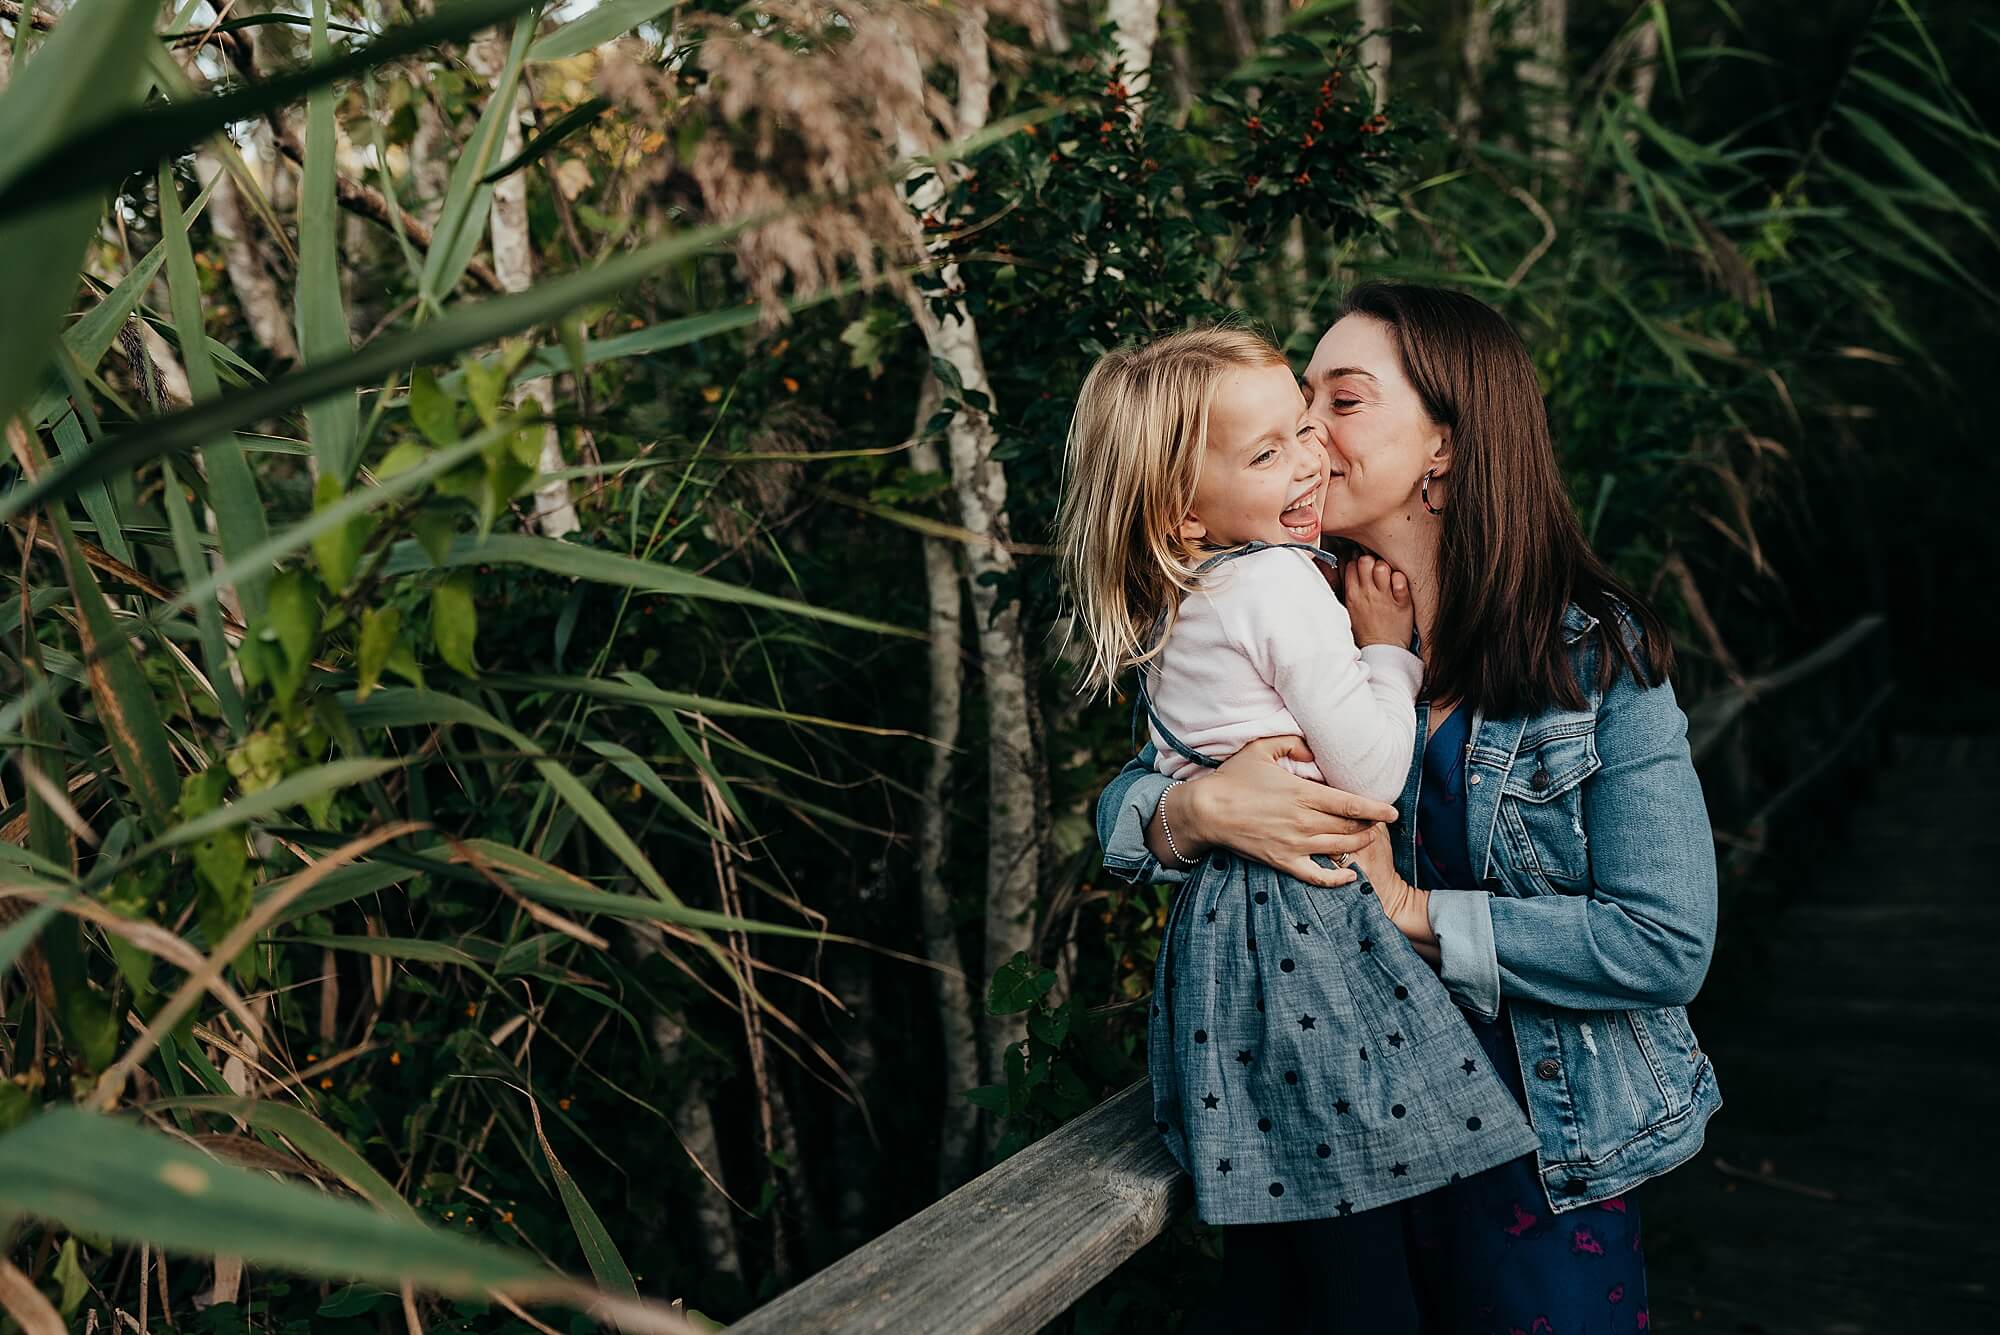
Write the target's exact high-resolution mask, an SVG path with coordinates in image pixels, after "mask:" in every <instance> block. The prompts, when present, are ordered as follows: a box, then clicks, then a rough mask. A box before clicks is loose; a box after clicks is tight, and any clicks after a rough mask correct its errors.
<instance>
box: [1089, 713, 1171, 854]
mask: <svg viewBox="0 0 2000 1335" xmlns="http://www.w3.org/2000/svg"><path fill="white" fill-rule="evenodd" d="M1154 758H1155V754H1154V751H1153V747H1152V744H1151V743H1147V745H1146V746H1145V747H1144V748H1142V749H1141V750H1140V752H1139V754H1138V755H1136V756H1134V757H1133V758H1132V759H1131V760H1128V761H1126V762H1125V768H1124V769H1122V770H1119V771H1118V777H1117V778H1115V779H1113V780H1112V781H1111V782H1110V783H1109V784H1107V785H1106V786H1105V789H1104V793H1103V795H1102V796H1100V797H1099V798H1098V799H1097V842H1098V844H1099V846H1100V847H1102V848H1103V850H1104V869H1105V870H1106V871H1108V872H1110V873H1111V874H1112V875H1114V876H1118V877H1121V878H1123V879H1124V880H1127V881H1131V882H1133V883H1134V884H1136V885H1147V884H1150V883H1151V882H1154V881H1184V880H1186V879H1187V873H1186V872H1182V871H1175V870H1174V869H1173V868H1171V867H1163V866H1161V865H1160V861H1159V859H1158V858H1155V857H1154V856H1153V850H1152V849H1150V848H1148V847H1146V827H1147V826H1148V825H1150V824H1151V823H1152V820H1153V812H1154V810H1155V809H1156V808H1157V807H1158V806H1159V805H1160V794H1161V793H1164V792H1165V791H1167V786H1168V785H1169V784H1170V783H1172V782H1173V781H1172V780H1171V779H1169V778H1168V777H1167V776H1166V775H1164V774H1162V773H1160V772H1159V771H1158V770H1156V769H1154V768H1153V761H1154Z"/></svg>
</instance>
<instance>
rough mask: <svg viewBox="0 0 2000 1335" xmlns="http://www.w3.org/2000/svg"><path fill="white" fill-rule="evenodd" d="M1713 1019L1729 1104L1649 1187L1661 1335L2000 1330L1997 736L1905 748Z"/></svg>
mask: <svg viewBox="0 0 2000 1335" xmlns="http://www.w3.org/2000/svg"><path fill="white" fill-rule="evenodd" d="M1826 835H1827V839H1826V844H1825V846H1824V848H1823V849H1822V850H1820V851H1819V853H1818V855H1817V865H1818V869H1817V871H1816V873H1815V874H1814V875H1812V876H1810V877H1807V878H1804V886H1803V888H1801V889H1799V890H1797V891H1795V892H1794V893H1793V894H1792V895H1791V896H1790V898H1789V899H1788V901H1787V903H1786V905H1785V907H1784V908H1783V909H1782V910H1781V911H1778V912H1777V913H1775V914H1773V915H1770V916H1769V917H1768V918H1767V919H1766V920H1764V921H1761V922H1753V923H1745V922H1742V921H1740V920H1739V921H1735V922H1732V923H1731V924H1730V926H1729V928H1727V929H1726V930H1725V935H1724V938H1723V941H1722V944H1721V948H1720V950H1719V952H1718V956H1717V967H1716V971H1715V974H1714V976H1713V978H1712V985H1711V986H1710V987H1709V988H1708V989H1706V990H1705V991H1704V994H1703V997H1702V999H1701V1000H1700V1001H1699V1002H1697V1004H1696V1006H1695V1011H1694V1023H1695V1031H1696V1033H1697V1034H1699V1035H1700V1036H1701V1039H1702V1042H1703V1045H1704V1046H1705V1047H1706V1048H1707V1049H1708V1051H1709V1053H1710V1054H1711V1055H1712V1056H1713V1057H1714V1059H1715V1066H1716V1073H1717V1077H1718V1079H1719V1080H1720V1083H1721V1086H1722V1093H1723V1098H1724V1100H1725V1104H1724V1107H1723V1109H1722V1111H1721V1112H1720V1113H1718V1114H1717V1115H1716V1118H1715V1120H1714V1121H1713V1122H1712V1123H1711V1124H1710V1130H1709V1139H1708V1144H1707V1146H1706V1147H1705V1148H1704V1149H1703V1150H1702V1152H1701V1154H1700V1155H1699V1156H1698V1157H1697V1158H1696V1159H1695V1160H1693V1161H1691V1162H1690V1163H1689V1164H1687V1165H1686V1166H1685V1167H1683V1168H1681V1169H1680V1170H1679V1171H1677V1172H1675V1173H1673V1174H1671V1175H1669V1176H1668V1177H1666V1178H1665V1179H1662V1180H1661V1181H1659V1182H1658V1183H1656V1184H1654V1185H1653V1186H1651V1187H1649V1188H1648V1189H1647V1191H1646V1194H1645V1195H1643V1196H1642V1197H1641V1200H1642V1202H1643V1206H1644V1209H1645V1210H1646V1224H1647V1244H1646V1250H1647V1257H1648V1262H1649V1269H1650V1272H1651V1273H1650V1278H1651V1288H1652V1295H1651V1296H1652V1311H1653V1328H1654V1329H1655V1330H1657V1331H1662V1332H1672V1333H1673V1335H1680V1333H1681V1332H1708V1331H1716V1332H1743V1333H1744V1335H1876V1333H1877V1332H1879V1333H1880V1335H1932V1332H1938V1333H1940V1335H1942V1333H1943V1332H1954V1333H1956V1332H1985V1331H2000V1219H1996V1217H1995V1214H1996V1212H1995V1209H1994V1205H1995V1202H1996V1196H1995V1188H1996V1185H2000V1184H1996V1181H1995V1172H1994V1170H1995V1167H1996V1162H2000V1159H1997V1158H1996V1154H1995V1148H1994V1147H1995V1143H1996V1139H1995V1138H1996V1136H2000V874H1996V870H2000V739H1984V740H1979V741H1970V740H1963V739H1930V738H1925V739H1905V740H1904V741H1903V742H1901V743H1900V744H1899V745H1898V747H1897V750H1896V759H1895V762H1894V764H1893V766H1892V767H1891V769H1890V771H1889V773H1887V774H1886V775H1885V776H1884V777H1883V778H1882V780H1881V781H1880V783H1879V785H1878V787H1877V789H1876V791H1875V793H1874V795H1873V796H1872V797H1871V798H1870V799H1869V800H1868V801H1866V802H1865V803H1864V804H1862V806H1861V809H1860V810H1859V811H1857V812H1856V814H1855V817H1854V819H1853V820H1852V822H1851V823H1850V824H1848V825H1846V826H1845V827H1844V828H1836V829H1829V830H1827V831H1826Z"/></svg>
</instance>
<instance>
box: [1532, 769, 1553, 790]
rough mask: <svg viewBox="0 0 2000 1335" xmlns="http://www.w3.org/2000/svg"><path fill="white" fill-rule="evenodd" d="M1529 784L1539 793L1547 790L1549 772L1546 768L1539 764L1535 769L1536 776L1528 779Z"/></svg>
mask: <svg viewBox="0 0 2000 1335" xmlns="http://www.w3.org/2000/svg"><path fill="white" fill-rule="evenodd" d="M1528 786H1529V787H1530V788H1533V789H1534V790H1535V791H1536V792H1538V793H1545V792H1547V791H1548V788H1549V772H1548V771H1547V770H1546V769H1543V768H1541V767H1539V766H1537V767H1536V769H1535V773H1534V777H1532V778H1530V779H1529V780H1528Z"/></svg>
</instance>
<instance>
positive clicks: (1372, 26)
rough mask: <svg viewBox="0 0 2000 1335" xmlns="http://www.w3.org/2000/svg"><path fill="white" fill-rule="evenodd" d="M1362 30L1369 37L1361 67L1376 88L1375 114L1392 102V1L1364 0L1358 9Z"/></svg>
mask: <svg viewBox="0 0 2000 1335" xmlns="http://www.w3.org/2000/svg"><path fill="white" fill-rule="evenodd" d="M1357 14H1358V17H1359V18H1360V20H1361V26H1362V27H1363V28H1364V29H1366V30H1367V33H1368V35H1367V36H1366V37H1364V38H1362V39H1361V63H1362V64H1363V65H1366V66H1367V67H1368V80H1369V82H1370V83H1372V84H1373V85H1374V87H1375V110H1377V111H1380V110H1381V109H1382V105H1383V103H1385V102H1387V101H1388V100H1389V61H1390V58H1391V57H1392V56H1393V55H1394V54H1395V52H1394V51H1393V50H1391V49H1390V46H1389V34H1388V33H1387V32H1385V31H1383V29H1386V28H1387V27H1388V26H1389V24H1390V22H1391V21H1392V16H1391V14H1390V12H1389V0H1361V3H1360V4H1359V6H1358V7H1357Z"/></svg>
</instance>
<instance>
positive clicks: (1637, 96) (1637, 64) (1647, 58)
mask: <svg viewBox="0 0 2000 1335" xmlns="http://www.w3.org/2000/svg"><path fill="white" fill-rule="evenodd" d="M1631 58H1632V101H1633V102H1634V103H1636V104H1637V105H1638V108H1639V110H1641V111H1646V110H1649V109H1650V108H1651V107H1652V105H1653V88H1654V87H1655V85H1657V84H1658V83H1659V81H1660V27H1659V25H1658V24H1656V23H1654V22H1653V21H1652V20H1651V19H1648V20H1647V21H1646V22H1644V23H1642V24H1640V25H1639V31H1638V32H1636V33H1634V34H1633V35H1632V57H1631Z"/></svg>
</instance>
